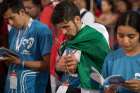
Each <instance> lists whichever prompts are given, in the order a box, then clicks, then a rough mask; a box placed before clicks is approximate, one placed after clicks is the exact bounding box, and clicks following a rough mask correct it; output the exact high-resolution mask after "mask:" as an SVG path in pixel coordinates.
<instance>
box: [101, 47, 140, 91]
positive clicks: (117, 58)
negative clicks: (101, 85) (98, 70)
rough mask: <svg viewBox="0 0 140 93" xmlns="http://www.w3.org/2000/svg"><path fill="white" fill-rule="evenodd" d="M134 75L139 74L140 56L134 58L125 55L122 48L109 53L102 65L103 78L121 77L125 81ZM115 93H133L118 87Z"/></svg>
mask: <svg viewBox="0 0 140 93" xmlns="http://www.w3.org/2000/svg"><path fill="white" fill-rule="evenodd" d="M135 73H140V54H137V55H135V56H127V55H125V53H124V51H123V49H122V48H120V49H118V50H116V51H114V52H112V53H110V54H109V55H108V56H107V57H106V59H105V63H104V65H103V76H104V77H105V78H106V77H108V76H110V75H116V74H117V75H118V74H119V75H121V76H122V77H123V78H124V79H125V80H131V79H134V78H135ZM117 93H134V92H131V91H130V90H128V89H126V88H124V87H120V88H118V92H117Z"/></svg>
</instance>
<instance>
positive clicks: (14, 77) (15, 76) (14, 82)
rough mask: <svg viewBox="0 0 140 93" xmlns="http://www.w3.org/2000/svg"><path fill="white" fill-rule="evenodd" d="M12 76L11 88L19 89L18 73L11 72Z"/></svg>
mask: <svg viewBox="0 0 140 93" xmlns="http://www.w3.org/2000/svg"><path fill="white" fill-rule="evenodd" d="M9 75H10V76H9V78H10V89H17V74H16V72H15V71H13V72H11V73H10V74H9Z"/></svg>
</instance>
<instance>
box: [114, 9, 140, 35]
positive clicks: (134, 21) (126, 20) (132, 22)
mask: <svg viewBox="0 0 140 93" xmlns="http://www.w3.org/2000/svg"><path fill="white" fill-rule="evenodd" d="M121 25H122V26H131V27H133V28H135V29H136V31H137V32H139V33H140V14H139V13H138V12H136V11H127V12H125V13H124V14H122V15H121V16H120V18H119V19H118V22H117V24H116V27H115V31H116V32H117V28H118V27H119V26H121Z"/></svg>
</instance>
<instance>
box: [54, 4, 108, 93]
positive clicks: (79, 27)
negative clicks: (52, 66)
mask: <svg viewBox="0 0 140 93" xmlns="http://www.w3.org/2000/svg"><path fill="white" fill-rule="evenodd" d="M52 22H53V24H54V25H55V26H56V27H57V28H59V29H61V30H62V31H63V32H64V34H65V35H66V36H67V38H68V40H67V41H66V42H64V44H63V45H62V47H61V49H60V57H59V58H58V61H57V63H56V71H57V72H59V73H61V76H62V77H61V79H60V80H61V81H62V83H63V84H64V85H69V86H72V87H80V88H82V90H81V92H82V93H92V92H94V93H96V92H98V91H97V90H98V89H99V85H97V84H96V83H92V82H91V78H90V74H91V72H92V70H91V67H95V68H96V69H97V70H99V71H100V70H101V67H102V64H103V61H104V58H105V56H106V55H107V53H108V52H109V50H110V49H109V46H108V44H107V41H106V40H105V38H104V36H103V35H102V34H101V33H99V32H98V31H96V30H95V29H93V28H91V27H89V26H87V25H85V24H82V22H81V18H80V11H79V9H78V8H77V6H76V5H75V4H73V3H72V2H70V1H62V2H60V3H59V4H58V5H57V6H56V7H55V9H54V12H53V15H52ZM58 75H60V74H58ZM63 84H62V86H63ZM62 86H61V88H62V89H63V90H65V89H66V88H65V86H63V87H62ZM61 88H60V87H59V88H58V91H59V89H61ZM68 91H69V89H68ZM68 91H67V92H68Z"/></svg>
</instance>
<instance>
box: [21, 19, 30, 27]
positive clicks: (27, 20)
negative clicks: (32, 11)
mask: <svg viewBox="0 0 140 93" xmlns="http://www.w3.org/2000/svg"><path fill="white" fill-rule="evenodd" d="M29 21H30V17H29V16H26V17H24V26H23V27H27V26H28V24H29Z"/></svg>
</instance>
